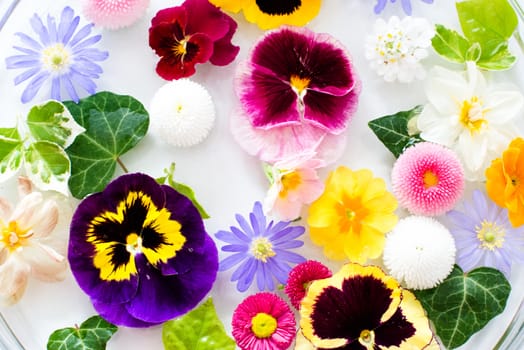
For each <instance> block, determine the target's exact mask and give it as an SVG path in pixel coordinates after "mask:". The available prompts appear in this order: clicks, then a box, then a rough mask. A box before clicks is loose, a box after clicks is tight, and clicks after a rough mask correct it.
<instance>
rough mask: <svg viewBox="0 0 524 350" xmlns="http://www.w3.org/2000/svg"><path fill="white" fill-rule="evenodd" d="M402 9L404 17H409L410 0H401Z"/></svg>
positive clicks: (410, 11)
mask: <svg viewBox="0 0 524 350" xmlns="http://www.w3.org/2000/svg"><path fill="white" fill-rule="evenodd" d="M402 9H403V10H404V12H405V13H406V15H408V16H411V13H412V10H411V0H402Z"/></svg>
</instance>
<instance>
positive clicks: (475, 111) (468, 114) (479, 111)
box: [459, 96, 488, 134]
mask: <svg viewBox="0 0 524 350" xmlns="http://www.w3.org/2000/svg"><path fill="white" fill-rule="evenodd" d="M485 112H486V110H485V109H483V108H482V101H481V100H479V98H478V97H477V96H473V97H472V98H471V99H469V100H464V101H462V105H461V106H460V114H459V120H460V122H461V123H462V125H463V126H464V127H465V128H467V129H468V130H469V132H470V133H471V134H475V133H477V132H479V131H480V130H481V129H482V128H483V127H484V125H486V124H487V122H488V121H487V120H486V119H484V113H485Z"/></svg>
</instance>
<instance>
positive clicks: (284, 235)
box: [271, 226, 306, 245]
mask: <svg viewBox="0 0 524 350" xmlns="http://www.w3.org/2000/svg"><path fill="white" fill-rule="evenodd" d="M305 230H306V229H305V228H304V227H302V226H289V227H286V228H285V229H284V230H282V231H280V232H278V233H277V234H275V235H273V236H272V238H271V242H272V243H273V244H275V245H279V244H280V243H283V242H287V241H289V240H292V239H295V238H297V237H299V236H301V235H303V234H304V232H305Z"/></svg>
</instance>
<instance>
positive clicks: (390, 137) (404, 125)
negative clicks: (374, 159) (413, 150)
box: [368, 106, 422, 158]
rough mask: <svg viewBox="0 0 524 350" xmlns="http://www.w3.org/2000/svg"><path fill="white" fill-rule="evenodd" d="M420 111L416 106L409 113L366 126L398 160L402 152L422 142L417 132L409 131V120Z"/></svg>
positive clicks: (399, 113)
mask: <svg viewBox="0 0 524 350" xmlns="http://www.w3.org/2000/svg"><path fill="white" fill-rule="evenodd" d="M421 111H422V107H421V106H417V107H415V108H413V109H411V110H409V111H403V112H398V113H396V114H393V115H387V116H384V117H380V118H377V119H374V120H371V121H370V122H369V123H368V125H369V127H370V128H371V130H372V131H373V132H374V133H375V135H377V137H378V139H379V140H380V141H382V143H383V144H384V146H386V147H387V148H388V149H389V150H390V151H391V153H393V155H394V156H395V157H396V158H398V156H400V155H401V154H402V152H404V150H405V149H406V148H407V147H409V146H412V145H414V144H415V143H417V142H420V141H422V139H421V138H420V136H419V134H420V132H419V131H418V130H410V129H411V128H410V127H409V126H410V124H409V122H410V120H411V119H413V118H414V117H416V116H418V115H419V114H420V112H421Z"/></svg>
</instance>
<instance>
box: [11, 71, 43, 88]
mask: <svg viewBox="0 0 524 350" xmlns="http://www.w3.org/2000/svg"><path fill="white" fill-rule="evenodd" d="M38 72H40V67H34V68H31V69H28V70H26V71H25V72H23V73H22V74H19V75H17V76H16V77H15V80H14V81H15V85H18V84H20V83H22V82H24V81H26V80H27V79H29V78H31V77H32V76H34V75H35V74H36V73H38Z"/></svg>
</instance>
